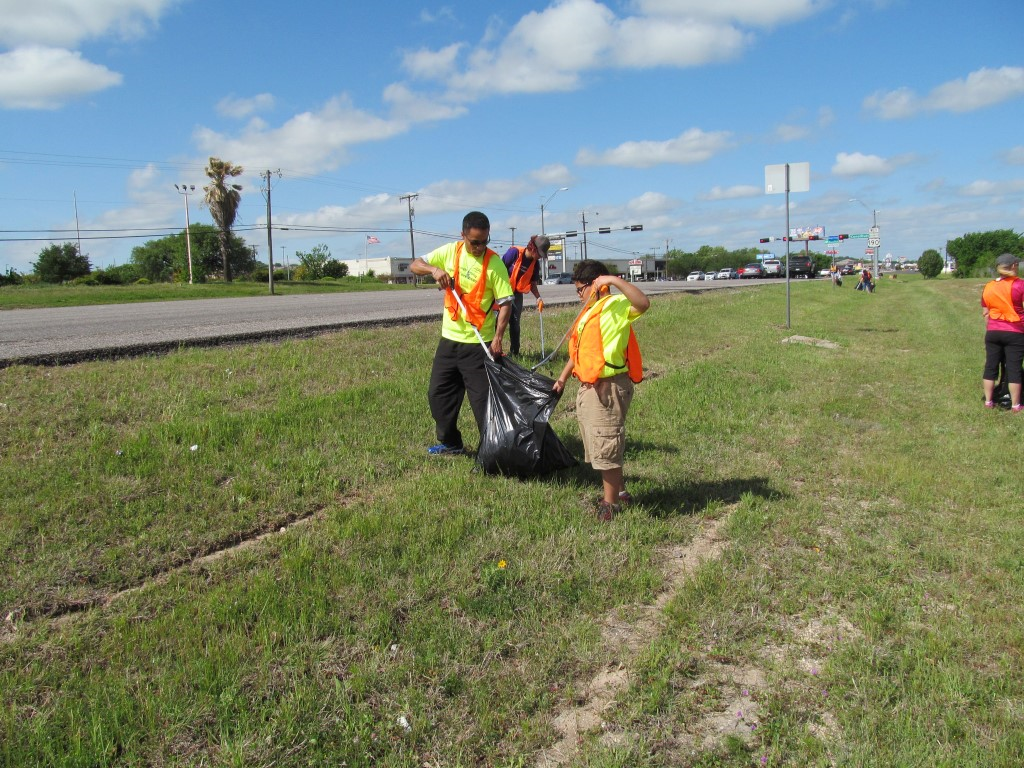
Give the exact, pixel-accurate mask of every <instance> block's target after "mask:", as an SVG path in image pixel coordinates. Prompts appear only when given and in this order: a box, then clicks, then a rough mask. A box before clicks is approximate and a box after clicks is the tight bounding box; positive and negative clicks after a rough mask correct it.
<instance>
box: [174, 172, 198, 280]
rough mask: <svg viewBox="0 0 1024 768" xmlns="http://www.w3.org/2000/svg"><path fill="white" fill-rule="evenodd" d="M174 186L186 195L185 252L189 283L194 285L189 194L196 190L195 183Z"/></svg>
mask: <svg viewBox="0 0 1024 768" xmlns="http://www.w3.org/2000/svg"><path fill="white" fill-rule="evenodd" d="M174 188H175V189H176V190H178V194H179V195H184V196H185V253H187V254H188V284H189V285H192V235H191V234H190V233H189V227H190V224H189V222H188V195H189V193H190V192H193V193H194V192H195V191H196V185H195V184H182V185H181V186H180V187H179V186H178V185H177V184H175V185H174Z"/></svg>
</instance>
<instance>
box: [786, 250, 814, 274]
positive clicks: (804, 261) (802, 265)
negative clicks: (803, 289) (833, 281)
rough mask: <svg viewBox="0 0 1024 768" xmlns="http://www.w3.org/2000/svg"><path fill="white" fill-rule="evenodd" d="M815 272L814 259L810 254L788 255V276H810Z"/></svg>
mask: <svg viewBox="0 0 1024 768" xmlns="http://www.w3.org/2000/svg"><path fill="white" fill-rule="evenodd" d="M816 274H817V271H816V270H815V268H814V259H812V258H811V257H810V256H799V255H794V254H790V256H789V276H790V277H806V278H811V277H814V276H815V275H816Z"/></svg>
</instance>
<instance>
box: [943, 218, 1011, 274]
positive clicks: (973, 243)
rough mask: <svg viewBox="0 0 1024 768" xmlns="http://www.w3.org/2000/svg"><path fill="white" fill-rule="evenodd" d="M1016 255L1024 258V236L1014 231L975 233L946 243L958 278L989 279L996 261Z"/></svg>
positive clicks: (947, 251) (998, 230)
mask: <svg viewBox="0 0 1024 768" xmlns="http://www.w3.org/2000/svg"><path fill="white" fill-rule="evenodd" d="M1001 253H1012V254H1013V255H1014V256H1018V257H1021V258H1022V259H1024V236H1021V235H1019V234H1017V233H1016V232H1014V231H1013V230H1012V229H997V230H994V231H992V232H971V233H968V234H966V235H964V236H963V237H958V238H957V239H956V240H950V241H948V242H947V243H946V254H947V255H948V256H949V257H950V258H951V259H954V260H955V261H956V271H955V272H954V273H953V276H954V277H988V276H990V275H991V274H992V268H993V265H994V264H995V261H996V258H997V257H998V256H999V254H1001Z"/></svg>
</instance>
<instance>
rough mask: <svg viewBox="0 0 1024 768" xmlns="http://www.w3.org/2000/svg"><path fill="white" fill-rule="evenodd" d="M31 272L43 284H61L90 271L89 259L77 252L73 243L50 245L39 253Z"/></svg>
mask: <svg viewBox="0 0 1024 768" xmlns="http://www.w3.org/2000/svg"><path fill="white" fill-rule="evenodd" d="M32 271H33V272H35V274H36V276H37V277H38V278H39V279H40V280H41V281H42V282H44V283H63V282H64V281H65V280H74V279H75V278H76V277H82V276H83V275H88V274H89V273H90V272H91V271H92V265H91V264H89V257H88V256H85V255H83V254H81V253H79V252H78V245H77V244H75V243H62V244H60V245H57V244H56V243H51V244H50V245H48V246H46V247H45V248H43V250H41V251H40V252H39V256H38V258H37V259H36V261H35V262H33V264H32Z"/></svg>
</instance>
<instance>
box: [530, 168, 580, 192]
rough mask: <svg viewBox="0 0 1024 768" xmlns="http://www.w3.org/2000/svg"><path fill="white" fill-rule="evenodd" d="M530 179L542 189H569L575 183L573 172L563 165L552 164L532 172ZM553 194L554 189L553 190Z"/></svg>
mask: <svg viewBox="0 0 1024 768" xmlns="http://www.w3.org/2000/svg"><path fill="white" fill-rule="evenodd" d="M530 178H531V179H533V180H534V181H535V182H537V184H539V185H541V186H542V187H554V188H555V189H558V188H560V187H567V186H569V185H570V184H572V182H573V178H572V171H570V170H569V169H568V168H567V167H566V166H564V165H562V164H561V163H552V164H551V165H545V166H543V167H541V168H538V169H537V170H535V171H531V172H530ZM551 191H552V192H553V191H554V189H552V190H551Z"/></svg>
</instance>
